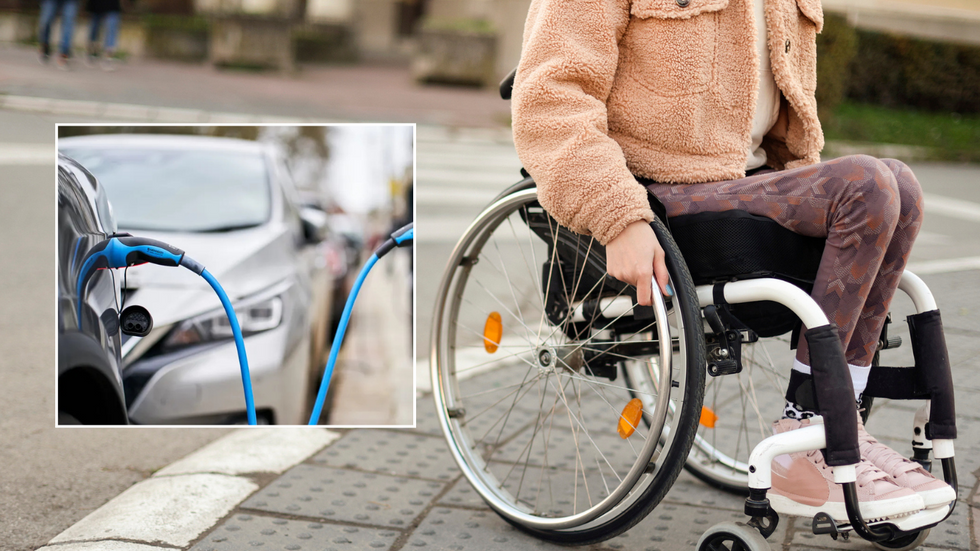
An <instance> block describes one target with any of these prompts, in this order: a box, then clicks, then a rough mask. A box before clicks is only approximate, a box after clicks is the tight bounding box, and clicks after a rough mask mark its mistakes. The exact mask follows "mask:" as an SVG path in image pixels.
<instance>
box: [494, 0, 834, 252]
mask: <svg viewBox="0 0 980 551" xmlns="http://www.w3.org/2000/svg"><path fill="white" fill-rule="evenodd" d="M765 14H766V26H767V28H768V31H769V38H768V40H769V53H770V58H771V64H772V72H773V76H774V77H775V80H776V84H777V86H778V87H779V89H780V90H781V91H782V95H783V103H782V105H781V107H780V109H781V112H780V120H779V121H778V122H777V124H776V126H775V127H774V128H773V130H771V131H770V132H769V134H768V135H767V136H766V138H765V139H764V140H763V144H762V147H763V148H764V149H765V150H766V154H767V156H768V158H769V162H768V164H769V165H770V166H774V167H775V168H796V167H799V166H805V165H809V164H813V163H817V162H819V161H820V150H821V149H823V133H822V131H821V129H820V122H819V121H818V120H817V103H816V99H815V98H814V90H815V89H816V84H817V76H816V57H817V56H816V34H817V33H818V32H820V30H821V28H822V26H823V11H822V9H821V6H820V0H765ZM754 17H755V16H754V14H753V6H752V0H532V2H531V7H530V10H529V12H528V17H527V23H526V25H525V27H524V47H523V48H524V49H523V53H522V57H521V62H520V65H519V66H518V70H517V78H516V80H515V85H514V94H513V103H512V108H513V121H514V142H515V144H516V146H517V152H518V155H519V156H520V158H521V161H522V162H523V163H524V166H525V167H526V168H527V170H528V172H529V173H530V174H531V176H533V177H534V179H535V181H536V182H537V185H538V194H539V198H540V201H541V204H542V206H544V207H545V208H546V209H547V210H548V212H549V213H551V215H552V216H554V217H555V219H556V220H558V221H559V222H560V223H561V224H563V225H565V226H567V227H568V228H570V229H572V230H574V231H577V232H581V233H586V234H591V235H594V236H595V237H596V238H597V239H598V240H599V242H600V243H602V244H603V245H605V244H606V243H608V242H609V241H610V240H612V239H613V238H615V237H616V236H617V235H619V233H620V232H621V231H622V230H623V228H625V227H626V226H627V225H628V224H630V223H632V222H635V221H637V220H646V221H651V220H653V213H652V212H651V211H650V207H649V203H648V202H647V198H646V190H645V189H644V188H643V187H642V186H640V185H639V184H638V183H637V181H636V179H635V178H634V176H633V175H634V174H635V175H637V176H642V177H645V178H649V179H652V180H656V181H659V182H669V183H701V182H713V181H719V180H731V179H736V178H741V177H744V175H745V151H746V148H747V147H748V146H749V143H750V141H751V136H750V134H751V126H752V117H753V115H754V110H755V105H756V101H757V95H758V87H759V82H758V78H759V77H758V75H759V65H758V64H759V60H758V57H759V56H758V52H757V51H756V48H755V27H754Z"/></svg>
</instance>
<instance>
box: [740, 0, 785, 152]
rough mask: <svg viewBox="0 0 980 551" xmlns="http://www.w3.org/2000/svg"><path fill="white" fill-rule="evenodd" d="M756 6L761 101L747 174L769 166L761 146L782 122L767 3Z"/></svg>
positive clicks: (757, 0) (759, 1) (756, 1)
mask: <svg viewBox="0 0 980 551" xmlns="http://www.w3.org/2000/svg"><path fill="white" fill-rule="evenodd" d="M752 2H753V4H754V6H753V7H754V11H755V48H756V51H758V52H759V100H758V102H757V103H756V107H755V117H754V118H753V119H752V143H751V144H750V145H749V148H748V151H747V152H746V153H747V157H746V163H745V169H746V170H752V169H753V168H759V167H760V166H762V165H764V164H766V152H765V151H763V149H762V148H761V147H759V146H760V145H761V144H762V137H763V136H765V135H766V134H767V133H768V132H769V130H770V129H772V127H773V125H775V124H776V119H778V118H779V88H778V87H777V86H776V79H775V77H773V76H772V65H771V64H770V62H769V46H768V44H767V43H766V38H767V33H766V14H765V10H764V8H763V2H764V0H752Z"/></svg>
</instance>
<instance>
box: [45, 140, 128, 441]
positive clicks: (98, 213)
mask: <svg viewBox="0 0 980 551" xmlns="http://www.w3.org/2000/svg"><path fill="white" fill-rule="evenodd" d="M115 229H116V223H115V220H114V218H113V215H112V209H111V207H110V206H109V201H108V199H107V198H106V194H105V190H103V189H102V187H101V186H100V185H99V183H98V181H97V180H96V179H95V176H93V175H92V174H91V173H90V172H88V171H87V170H85V169H84V168H83V167H82V166H81V165H79V164H78V163H76V162H75V161H73V160H71V159H69V158H68V157H65V156H63V155H59V156H58V243H57V247H58V259H57V263H58V266H57V269H58V423H59V424H79V423H81V424H86V425H89V424H92V425H123V424H126V423H127V422H128V420H127V419H128V418H127V415H126V400H125V397H124V393H123V386H122V377H121V366H122V361H121V359H120V358H121V356H120V352H121V346H122V340H121V335H120V332H119V300H120V281H118V279H119V278H118V277H116V275H115V274H114V273H113V271H112V270H96V271H95V272H94V273H93V275H92V277H91V278H90V279H89V280H88V282H87V284H86V285H85V287H84V288H83V290H82V293H81V300H79V293H78V290H77V284H78V277H79V271H80V269H81V266H82V263H83V261H84V260H85V256H86V254H87V253H88V251H89V249H91V248H92V247H93V246H94V245H96V244H97V243H99V242H100V241H102V240H104V239H106V237H107V236H108V235H109V234H111V233H113V232H115Z"/></svg>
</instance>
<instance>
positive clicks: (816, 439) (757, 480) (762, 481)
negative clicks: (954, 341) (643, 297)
mask: <svg viewBox="0 0 980 551" xmlns="http://www.w3.org/2000/svg"><path fill="white" fill-rule="evenodd" d="M651 284H652V287H653V290H654V293H655V294H657V290H658V288H659V287H658V285H657V281H656V279H653V280H652V282H651ZM898 288H899V289H900V290H901V291H903V292H904V293H906V294H907V295H908V296H909V298H911V299H912V303H913V305H914V306H915V310H916V313H920V314H921V313H923V312H928V311H930V310H935V309H937V306H936V299H935V297H934V296H933V294H932V291H930V290H929V287H927V286H926V284H925V282H923V281H922V279H921V278H919V276H917V275H915V274H913V273H912V272H909V271H906V272H904V273H903V274H902V278H901V280H900V281H899V285H898ZM723 292H724V297H725V300H726V301H727V302H729V303H732V304H739V303H746V302H756V301H763V300H768V301H773V302H778V303H779V304H782V305H784V306H786V307H787V308H789V309H790V310H792V311H793V313H794V314H796V315H797V317H799V318H800V320H802V321H803V324H804V325H805V326H806V327H819V326H822V325H827V324H828V323H829V321H828V319H827V316H826V314H824V312H823V310H821V309H820V306H819V305H817V303H816V302H815V301H814V300H813V299H812V298H810V296H809V295H808V294H807V293H806V292H805V291H803V290H802V289H800V288H799V287H797V286H795V285H793V284H792V283H788V282H786V281H782V280H779V279H774V278H760V279H747V280H742V281H733V282H730V283H726V284H725V286H724V289H723ZM697 293H698V302H699V303H700V305H701V307H702V308H704V307H705V306H710V305H712V304H714V287H713V286H711V285H699V286H698V287H697ZM654 302H655V303H656V302H659V301H654ZM632 309H633V299H632V298H630V297H624V296H620V297H616V298H609V299H603V300H602V301H600V310H601V311H602V312H603V315H604V316H606V317H619V316H623V315H628V314H629V313H630V312H631V311H632ZM572 316H573V317H572V319H573V321H584V320H585V317H584V315H583V313H582V306H581V305H577V306H576V308H575V311H574V312H573V314H572ZM815 419H816V421H815V423H818V424H815V425H813V426H810V427H804V428H802V429H799V430H795V431H789V432H784V433H781V434H776V435H773V436H770V437H768V438H766V439H764V440H763V441H762V442H760V443H759V444H758V445H756V447H755V449H753V450H752V453H751V455H750V456H749V477H748V478H749V480H748V485H749V488H750V489H757V490H761V489H765V490H768V489H770V488H771V487H772V460H773V459H774V458H775V457H776V456H778V455H782V454H787V453H794V452H801V451H809V450H819V449H822V448H824V447H826V445H827V441H826V435H825V433H824V430H823V419H822V418H821V417H816V418H815ZM915 419H916V421H915V424H916V426H922V427H924V426H925V423H926V422H928V420H929V401H928V400H926V402H925V404H924V405H923V406H922V407H921V408H919V410H918V412H917V413H916V416H915ZM921 434H922V435H923V436H921V438H922V439H923V440H924V442H922V445H921V446H919V447H921V448H927V449H928V448H932V450H933V457H934V458H935V459H946V458H950V457H953V455H954V450H953V441H952V440H940V439H936V440H934V441H931V442H930V441H929V440H928V439H925V436H924V434H925V432H924V431H923V432H922V433H921ZM833 472H834V482H836V483H838V484H844V483H847V482H855V481H856V480H857V474H856V470H855V466H854V465H847V466H842V467H833ZM949 509H950V506H949V505H946V506H944V507H938V508H935V509H926V510H923V511H920V512H919V513H916V514H914V515H909V516H906V517H902V518H899V519H893V520H890V521H889V522H890V523H891V524H894V525H895V526H896V527H897V528H899V529H900V530H903V531H912V530H916V529H918V528H920V527H923V526H929V525H932V524H935V523H937V522H940V521H942V520H943V518H945V516H946V515H947V513H948V512H949ZM776 512H777V513H780V512H781V511H776ZM835 520H837V521H845V522H846V519H835Z"/></svg>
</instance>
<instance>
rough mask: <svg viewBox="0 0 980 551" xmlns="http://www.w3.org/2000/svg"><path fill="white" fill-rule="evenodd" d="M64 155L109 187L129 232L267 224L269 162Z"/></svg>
mask: <svg viewBox="0 0 980 551" xmlns="http://www.w3.org/2000/svg"><path fill="white" fill-rule="evenodd" d="M61 151H62V153H64V154H65V155H68V156H69V157H72V158H73V159H75V160H76V161H78V162H79V163H81V164H82V166H84V167H85V168H87V169H88V170H89V171H91V172H92V173H93V174H95V177H96V178H98V180H99V182H100V183H101V184H102V185H103V186H105V189H106V193H107V194H108V196H109V201H110V202H111V203H112V209H113V211H114V213H115V215H116V221H117V225H118V227H119V228H120V229H125V230H143V231H172V232H178V231H179V232H219V231H231V230H236V229H244V228H249V227H253V226H258V225H260V224H262V223H264V222H266V221H267V220H268V219H269V216H270V213H271V212H272V208H271V204H270V203H271V192H270V189H269V176H268V171H267V169H266V164H265V160H264V158H263V157H262V155H260V154H258V153H247V152H235V151H208V150H199V151H195V150H179V149H147V148H132V149H126V148H111V149H108V148H106V149H95V148H88V147H85V148H71V147H63V148H62V149H61Z"/></svg>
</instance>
